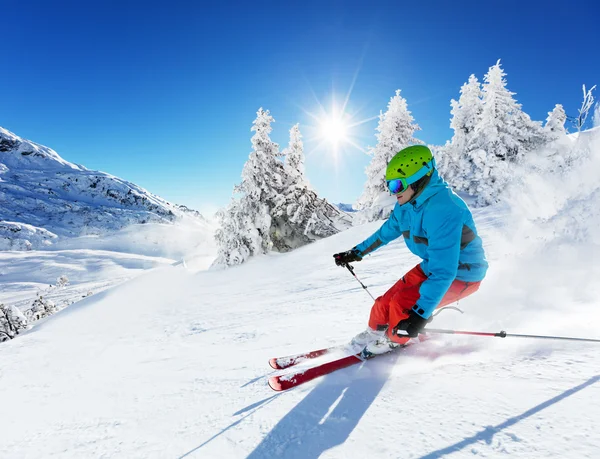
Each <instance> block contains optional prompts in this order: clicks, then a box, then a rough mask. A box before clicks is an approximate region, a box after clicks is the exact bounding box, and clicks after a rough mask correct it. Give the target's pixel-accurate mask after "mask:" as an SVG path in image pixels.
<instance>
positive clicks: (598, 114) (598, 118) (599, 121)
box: [592, 102, 600, 127]
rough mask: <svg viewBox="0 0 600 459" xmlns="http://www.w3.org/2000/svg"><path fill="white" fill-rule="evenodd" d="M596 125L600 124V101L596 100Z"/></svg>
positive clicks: (594, 118)
mask: <svg viewBox="0 0 600 459" xmlns="http://www.w3.org/2000/svg"><path fill="white" fill-rule="evenodd" d="M592 120H593V122H594V127H599V126H600V103H598V102H596V108H595V110H594V117H593V118H592Z"/></svg>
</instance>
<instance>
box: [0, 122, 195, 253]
mask: <svg viewBox="0 0 600 459" xmlns="http://www.w3.org/2000/svg"><path fill="white" fill-rule="evenodd" d="M184 216H189V217H190V218H192V219H194V220H200V221H204V218H203V217H202V215H200V214H199V213H198V212H196V211H194V210H191V209H188V208H187V207H185V206H179V205H176V204H172V203H170V202H168V201H166V200H164V199H162V198H160V197H158V196H156V195H153V194H152V193H149V192H148V191H146V190H145V189H143V188H141V187H139V186H137V185H135V184H133V183H131V182H127V181H125V180H122V179H120V178H118V177H115V176H113V175H110V174H107V173H105V172H99V171H92V170H89V169H86V168H85V167H83V166H81V165H77V164H73V163H70V162H68V161H65V160H64V159H63V158H61V157H60V156H59V155H58V154H57V153H56V152H55V151H54V150H52V149H51V148H48V147H45V146H43V145H39V144H36V143H34V142H30V141H27V140H24V139H22V138H20V137H18V136H16V135H15V134H13V133H12V132H9V131H7V130H5V129H3V128H0V250H7V249H12V250H23V249H31V248H40V247H43V246H47V245H49V244H51V243H52V242H53V240H55V239H57V238H60V237H73V236H82V235H103V234H109V233H112V232H114V231H117V230H120V229H122V228H125V227H127V226H130V225H133V224H144V223H173V222H175V221H177V220H178V219H180V218H182V217H184Z"/></svg>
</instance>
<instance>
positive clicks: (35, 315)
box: [28, 295, 58, 320]
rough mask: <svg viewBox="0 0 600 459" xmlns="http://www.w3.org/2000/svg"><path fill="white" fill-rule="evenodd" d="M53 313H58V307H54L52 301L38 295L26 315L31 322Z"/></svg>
mask: <svg viewBox="0 0 600 459" xmlns="http://www.w3.org/2000/svg"><path fill="white" fill-rule="evenodd" d="M55 312H58V307H56V304H54V301H52V300H48V299H46V298H44V297H43V296H42V295H38V296H37V298H36V299H35V300H34V301H33V304H32V305H31V308H30V309H29V311H28V314H29V317H30V319H31V320H40V319H43V318H44V317H47V316H50V315H52V314H54V313H55Z"/></svg>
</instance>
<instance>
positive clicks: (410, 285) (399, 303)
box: [369, 265, 481, 344]
mask: <svg viewBox="0 0 600 459" xmlns="http://www.w3.org/2000/svg"><path fill="white" fill-rule="evenodd" d="M426 279H427V276H426V275H425V273H424V272H423V270H422V269H421V267H420V266H419V265H417V266H415V267H414V268H413V269H411V270H410V271H409V272H407V273H406V274H405V275H404V277H402V279H400V280H399V281H398V282H396V283H395V284H394V285H393V287H392V288H390V289H389V290H388V291H387V292H385V293H384V294H383V296H380V297H379V298H377V299H376V300H375V304H374V305H373V307H372V308H371V316H370V317H369V327H371V328H372V329H374V330H376V329H378V328H379V329H381V328H382V327H383V326H386V325H387V326H388V329H387V335H388V336H389V337H390V339H391V340H392V341H394V342H396V343H400V344H404V343H406V342H407V341H408V338H398V337H397V336H395V335H392V329H393V328H394V327H395V326H396V325H398V322H400V321H401V320H403V319H406V318H407V317H408V313H409V311H410V310H411V308H412V307H413V306H414V305H415V304H416V303H417V300H418V299H419V297H420V295H419V287H420V286H421V284H422V283H423V282H425V280H426ZM480 283H481V282H464V281H460V280H454V282H452V284H451V285H450V288H449V289H448V291H447V292H446V294H445V295H444V297H443V298H442V301H440V304H438V305H437V307H438V308H440V307H442V306H446V305H448V304H450V303H454V302H455V301H458V300H460V299H461V298H465V297H467V296H469V295H470V294H471V293H474V292H476V291H477V290H478V289H479V284H480Z"/></svg>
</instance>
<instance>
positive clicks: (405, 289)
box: [371, 265, 427, 344]
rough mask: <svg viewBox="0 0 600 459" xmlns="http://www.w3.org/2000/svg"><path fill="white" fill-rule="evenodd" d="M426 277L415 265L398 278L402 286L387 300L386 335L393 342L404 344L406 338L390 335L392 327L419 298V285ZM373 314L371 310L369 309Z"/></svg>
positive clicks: (403, 317) (406, 313) (406, 315)
mask: <svg viewBox="0 0 600 459" xmlns="http://www.w3.org/2000/svg"><path fill="white" fill-rule="evenodd" d="M425 279H427V276H425V274H424V273H423V270H422V269H421V267H420V266H419V265H417V266H415V267H414V268H413V269H411V270H410V271H409V272H408V273H406V274H405V275H404V277H402V279H400V282H402V288H398V289H396V290H395V291H394V292H392V294H391V295H390V297H389V300H388V302H387V324H388V328H387V332H386V334H387V337H388V338H389V339H390V340H392V341H393V342H395V343H398V344H405V343H406V342H407V341H408V338H398V337H397V336H395V335H392V329H393V327H395V326H396V324H397V323H398V322H400V321H401V320H403V319H406V318H407V317H408V311H410V309H411V308H412V307H413V305H414V304H415V303H416V302H417V300H418V299H419V287H420V286H421V284H422V283H423V282H424V281H425ZM371 316H373V311H371Z"/></svg>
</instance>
